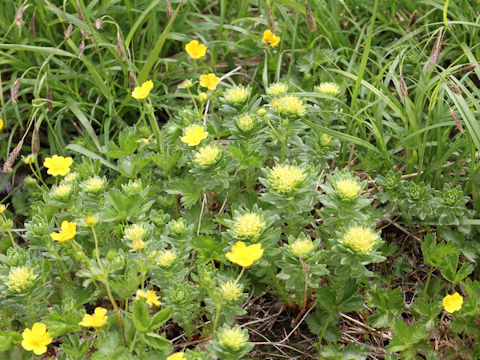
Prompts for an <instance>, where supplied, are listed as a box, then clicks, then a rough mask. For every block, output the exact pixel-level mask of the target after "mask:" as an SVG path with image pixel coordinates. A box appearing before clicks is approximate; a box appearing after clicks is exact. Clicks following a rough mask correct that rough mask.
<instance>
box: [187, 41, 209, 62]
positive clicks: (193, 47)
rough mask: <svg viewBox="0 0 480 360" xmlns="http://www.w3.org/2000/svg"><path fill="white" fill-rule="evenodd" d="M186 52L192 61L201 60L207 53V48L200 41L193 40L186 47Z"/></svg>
mask: <svg viewBox="0 0 480 360" xmlns="http://www.w3.org/2000/svg"><path fill="white" fill-rule="evenodd" d="M185 51H186V52H187V54H188V55H190V57H191V58H192V59H200V58H201V57H204V56H205V54H206V53H207V47H206V46H205V45H204V44H202V43H200V42H198V40H192V41H190V42H189V43H188V44H187V45H185Z"/></svg>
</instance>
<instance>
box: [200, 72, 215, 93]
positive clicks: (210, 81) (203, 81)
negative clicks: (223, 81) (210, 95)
mask: <svg viewBox="0 0 480 360" xmlns="http://www.w3.org/2000/svg"><path fill="white" fill-rule="evenodd" d="M199 80H200V86H201V87H206V88H208V90H210V91H214V90H215V89H216V88H217V85H218V83H219V82H220V78H218V77H216V76H215V74H213V73H210V74H206V75H201V76H200V78H199Z"/></svg>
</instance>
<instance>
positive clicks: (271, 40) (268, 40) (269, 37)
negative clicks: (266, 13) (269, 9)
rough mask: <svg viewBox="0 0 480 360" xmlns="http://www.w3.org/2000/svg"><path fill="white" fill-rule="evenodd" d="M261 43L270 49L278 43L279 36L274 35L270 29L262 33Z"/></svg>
mask: <svg viewBox="0 0 480 360" xmlns="http://www.w3.org/2000/svg"><path fill="white" fill-rule="evenodd" d="M262 40H263V43H264V44H265V45H269V46H271V47H274V46H277V45H278V43H279V42H280V36H277V35H275V34H274V33H273V32H272V31H271V30H270V29H268V30H265V31H264V32H263V38H262Z"/></svg>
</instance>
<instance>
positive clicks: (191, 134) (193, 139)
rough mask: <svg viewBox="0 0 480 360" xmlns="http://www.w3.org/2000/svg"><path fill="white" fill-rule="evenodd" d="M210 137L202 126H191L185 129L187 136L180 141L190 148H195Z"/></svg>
mask: <svg viewBox="0 0 480 360" xmlns="http://www.w3.org/2000/svg"><path fill="white" fill-rule="evenodd" d="M207 136H208V132H207V131H205V130H204V129H203V126H200V125H190V126H188V127H187V128H186V129H185V136H183V137H182V138H181V139H180V140H181V141H182V142H184V143H185V144H187V145H188V146H195V145H198V144H200V142H201V141H202V140H203V139H205V138H206V137H207Z"/></svg>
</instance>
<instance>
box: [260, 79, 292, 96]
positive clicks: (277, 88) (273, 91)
mask: <svg viewBox="0 0 480 360" xmlns="http://www.w3.org/2000/svg"><path fill="white" fill-rule="evenodd" d="M287 91H288V85H287V84H285V83H283V82H274V83H272V84H270V85H269V86H268V88H267V90H266V91H265V92H266V93H267V95H268V96H280V95H283V94H285V93H286V92H287Z"/></svg>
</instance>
